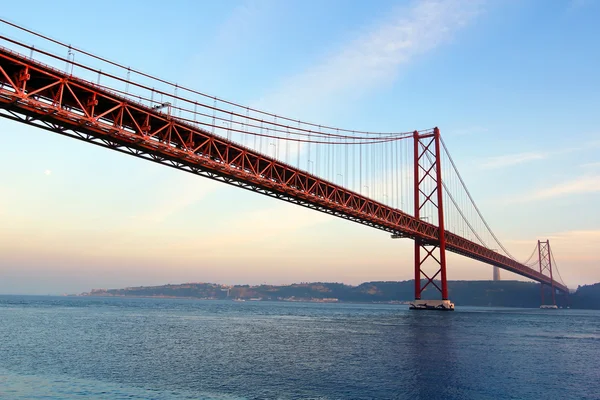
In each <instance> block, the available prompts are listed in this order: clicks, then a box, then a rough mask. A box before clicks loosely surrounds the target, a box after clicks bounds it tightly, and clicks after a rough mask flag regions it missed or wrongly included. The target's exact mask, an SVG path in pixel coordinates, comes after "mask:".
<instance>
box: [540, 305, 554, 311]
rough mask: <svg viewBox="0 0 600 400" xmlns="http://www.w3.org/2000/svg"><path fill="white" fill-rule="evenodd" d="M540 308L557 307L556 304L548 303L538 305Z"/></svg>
mask: <svg viewBox="0 0 600 400" xmlns="http://www.w3.org/2000/svg"><path fill="white" fill-rule="evenodd" d="M540 308H543V309H551V310H557V309H558V307H557V306H556V304H552V305H550V304H542V305H541V306H540Z"/></svg>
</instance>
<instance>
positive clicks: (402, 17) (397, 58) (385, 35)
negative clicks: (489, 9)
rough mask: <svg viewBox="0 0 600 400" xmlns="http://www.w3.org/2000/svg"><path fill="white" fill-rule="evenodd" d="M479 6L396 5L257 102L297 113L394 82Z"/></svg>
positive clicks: (460, 2)
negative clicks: (360, 33)
mask: <svg viewBox="0 0 600 400" xmlns="http://www.w3.org/2000/svg"><path fill="white" fill-rule="evenodd" d="M480 11H481V3H480V2H479V1H470V0H469V1H466V0H449V1H440V0H423V1H418V2H414V3H412V7H410V8H401V9H396V10H394V11H393V12H392V13H391V16H390V17H389V18H387V19H386V20H385V21H381V22H380V23H378V24H377V25H376V26H375V27H374V28H373V29H371V30H370V31H368V32H367V33H366V34H365V35H363V36H362V37H359V38H357V39H356V40H354V41H352V42H350V43H348V44H347V45H345V46H343V47H342V48H339V49H338V50H337V51H335V52H333V53H332V54H331V55H330V56H329V57H326V58H325V59H324V60H322V61H321V62H320V63H319V64H318V65H315V66H314V67H312V68H310V69H308V70H306V71H305V72H304V73H302V74H300V75H297V76H293V77H291V78H290V79H288V80H287V81H284V82H283V84H281V85H280V86H279V87H278V88H276V89H275V90H274V91H273V92H272V94H271V95H269V96H267V97H265V98H263V99H262V100H260V101H259V104H258V105H259V106H261V107H264V108H267V109H272V108H275V107H276V108H277V110H278V111H279V112H285V113H287V112H292V113H295V112H297V110H298V109H301V108H302V109H305V108H306V106H307V105H311V106H313V107H317V108H318V107H319V106H320V105H321V106H322V105H323V104H324V103H326V102H327V101H330V100H331V99H332V98H333V97H341V96H346V95H349V94H351V95H354V96H355V95H357V94H360V93H361V92H364V91H365V90H368V89H372V88H375V87H378V86H381V85H383V84H386V83H389V82H391V81H393V80H394V79H395V77H396V76H397V74H398V72H399V70H400V68H401V67H402V66H404V65H407V64H408V63H410V62H411V61H413V60H414V59H415V58H416V57H417V56H419V55H421V54H424V53H427V52H429V51H431V50H433V49H434V48H436V47H438V46H440V45H441V44H443V43H445V42H448V41H449V40H451V39H452V37H453V36H454V35H455V33H456V32H457V31H459V30H460V29H461V28H463V27H464V26H465V25H467V24H468V23H469V22H470V21H471V20H473V18H474V17H475V16H476V15H477V14H479V13H480ZM315 93H319V95H318V96H315ZM315 103H319V104H315Z"/></svg>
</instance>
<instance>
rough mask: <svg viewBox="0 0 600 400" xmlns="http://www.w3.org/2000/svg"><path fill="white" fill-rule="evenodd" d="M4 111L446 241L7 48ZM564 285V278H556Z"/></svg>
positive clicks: (479, 251)
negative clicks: (561, 279) (562, 280)
mask: <svg viewBox="0 0 600 400" xmlns="http://www.w3.org/2000/svg"><path fill="white" fill-rule="evenodd" d="M0 116H2V117H5V118H9V119H12V120H15V121H18V122H21V123H25V124H29V125H32V126H35V127H38V128H41V129H46V130H49V131H52V132H55V133H59V134H62V135H65V136H69V137H72V138H76V139H79V140H83V141H86V142H89V143H93V144H96V145H99V146H103V147H107V148H110V149H112V150H116V151H120V152H123V153H127V154H130V155H134V156H136V157H140V158H144V159H147V160H150V161H154V162H157V163H161V164H163V165H167V166H170V167H173V168H177V169H180V170H184V171H187V172H191V173H194V174H197V175H201V176H205V177H208V178H211V179H214V180H218V181H220V182H224V183H227V184H230V185H234V186H237V187H241V188H244V189H247V190H252V191H255V192H259V193H261V194H264V195H268V196H271V197H274V198H278V199H281V200H285V201H288V202H292V203H294V204H298V205H301V206H304V207H308V208H311V209H314V210H318V211H321V212H325V213H328V214H331V215H334V216H338V217H340V218H345V219H348V220H351V221H354V222H357V223H361V224H365V225H368V226H371V227H374V228H377V229H381V230H384V231H386V232H390V233H392V234H395V235H399V236H404V237H408V238H412V239H417V240H419V241H420V242H421V243H422V244H423V245H428V244H429V245H431V244H434V243H439V240H440V230H439V228H438V227H436V226H434V225H433V224H431V223H427V222H424V221H421V220H419V219H418V218H414V217H412V216H410V215H408V214H406V213H404V212H402V211H400V210H397V209H394V208H391V207H389V206H386V205H384V204H381V203H379V202H376V201H374V200H371V199H369V198H367V197H365V196H362V195H360V194H358V193H356V192H353V191H350V190H347V189H345V188H343V187H341V186H339V185H335V184H333V183H331V182H328V181H325V180H323V179H321V178H319V177H317V176H315V175H312V174H310V173H308V172H306V171H302V170H299V169H297V168H295V167H292V166H290V165H288V164H285V163H282V162H280V161H278V160H276V159H274V158H271V157H268V156H265V155H264V154H260V153H258V152H256V151H255V150H252V149H249V148H247V147H244V146H242V145H239V144H237V143H234V142H231V141H229V140H226V139H224V138H221V137H218V136H216V135H213V134H211V133H210V132H208V131H206V130H204V129H201V128H199V127H198V126H196V125H193V124H190V123H187V122H184V121H182V120H179V119H177V118H176V117H173V116H171V115H169V114H168V113H163V112H161V111H160V110H156V109H152V108H150V107H148V106H146V105H144V104H141V103H138V102H136V101H134V100H132V99H131V98H128V97H125V96H121V95H119V94H116V93H114V92H112V91H111V90H110V89H107V88H104V87H101V86H99V85H95V84H94V83H91V82H89V81H85V80H82V79H79V78H77V77H74V76H70V75H68V74H66V73H64V72H62V71H59V70H57V69H55V68H52V67H50V66H47V65H45V64H42V63H39V62H37V61H34V60H32V59H30V58H27V57H25V56H23V55H21V54H18V53H15V52H13V51H11V50H8V49H6V48H0ZM444 234H445V239H446V249H447V250H449V251H452V252H455V253H458V254H462V255H464V256H466V257H470V258H473V259H476V260H479V261H482V262H484V263H488V264H491V265H496V266H498V267H500V268H503V269H506V270H509V271H512V272H515V273H517V274H520V275H523V276H525V277H528V278H530V279H533V280H535V281H538V282H543V283H546V284H551V281H550V278H549V277H547V276H545V275H543V274H541V273H539V272H538V271H535V270H533V269H531V268H529V267H527V266H525V265H523V264H520V263H518V262H517V261H515V260H513V259H510V258H508V257H506V256H504V255H502V254H498V253H496V252H494V251H492V250H490V249H488V248H485V247H483V246H481V245H479V244H477V243H474V242H471V241H469V240H467V239H465V238H462V237H460V236H457V235H454V234H452V233H451V232H444V233H443V234H442V236H444ZM555 286H556V287H557V288H559V289H560V290H563V291H566V290H567V288H566V287H565V286H564V285H561V284H559V283H556V284H555Z"/></svg>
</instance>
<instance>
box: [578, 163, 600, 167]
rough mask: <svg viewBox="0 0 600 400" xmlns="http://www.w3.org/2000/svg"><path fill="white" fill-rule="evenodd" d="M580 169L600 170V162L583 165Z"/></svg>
mask: <svg viewBox="0 0 600 400" xmlns="http://www.w3.org/2000/svg"><path fill="white" fill-rule="evenodd" d="M580 167H581V168H599V167H600V162H592V163H586V164H581V165H580Z"/></svg>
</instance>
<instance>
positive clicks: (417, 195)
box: [409, 127, 454, 311]
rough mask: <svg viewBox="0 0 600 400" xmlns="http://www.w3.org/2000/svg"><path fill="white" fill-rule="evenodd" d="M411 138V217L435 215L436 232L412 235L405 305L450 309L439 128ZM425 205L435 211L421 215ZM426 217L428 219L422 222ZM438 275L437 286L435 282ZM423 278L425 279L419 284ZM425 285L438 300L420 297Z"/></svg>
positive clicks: (418, 308)
mask: <svg viewBox="0 0 600 400" xmlns="http://www.w3.org/2000/svg"><path fill="white" fill-rule="evenodd" d="M413 138H414V171H415V172H414V205H415V218H416V219H417V220H418V222H419V224H428V225H433V224H434V222H435V221H434V219H436V217H437V225H438V228H439V229H438V232H439V234H438V238H437V240H431V239H427V240H425V239H422V238H416V239H415V260H414V261H415V301H414V302H412V303H410V306H409V308H410V309H411V310H443V311H454V303H452V302H451V301H450V300H449V299H448V283H447V277H446V231H445V228H444V207H443V192H442V165H441V157H440V155H441V149H440V130H439V129H438V128H437V127H436V128H434V130H433V133H431V132H428V133H419V132H418V131H414V132H413ZM426 206H429V207H426ZM425 209H427V210H429V211H432V210H437V213H435V211H433V213H432V215H422V211H424V210H425ZM435 214H437V215H435ZM427 219H429V220H428V221H427V222H425V220H427ZM419 231H424V230H419ZM421 249H423V252H421ZM431 264H433V265H434V267H433V268H434V269H433V270H430V272H429V274H428V273H427V272H425V270H424V269H425V266H426V265H431ZM428 270H429V268H428ZM432 272H435V273H432ZM438 276H439V283H440V285H439V286H438V284H437V283H436V282H435V279H436V278H438ZM423 278H424V279H425V280H426V283H425V284H424V285H423V286H421V279H423ZM429 285H432V286H433V287H435V288H436V289H437V290H438V291H439V292H440V293H441V295H442V299H441V300H423V299H421V294H422V293H423V291H424V290H425V289H426V288H427V287H428V286H429ZM440 286H441V287H440Z"/></svg>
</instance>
